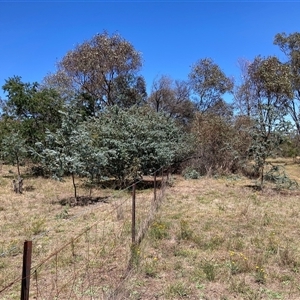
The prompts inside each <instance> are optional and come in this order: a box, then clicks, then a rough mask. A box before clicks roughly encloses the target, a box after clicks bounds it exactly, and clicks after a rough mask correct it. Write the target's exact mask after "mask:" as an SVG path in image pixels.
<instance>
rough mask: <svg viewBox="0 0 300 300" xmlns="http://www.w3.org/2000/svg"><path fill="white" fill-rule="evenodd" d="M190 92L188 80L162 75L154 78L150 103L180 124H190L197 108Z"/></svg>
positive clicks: (156, 109)
mask: <svg viewBox="0 0 300 300" xmlns="http://www.w3.org/2000/svg"><path fill="white" fill-rule="evenodd" d="M190 94H191V91H190V87H189V84H188V83H187V82H185V81H180V80H173V79H172V78H171V77H169V76H166V75H162V76H161V77H160V78H158V79H156V80H154V82H153V84H152V90H151V94H150V96H149V98H148V103H149V105H150V107H152V108H153V109H154V110H155V111H156V112H160V113H163V114H164V115H165V116H166V117H168V118H172V119H175V120H176V121H177V123H179V124H180V125H188V124H189V123H190V122H191V121H192V119H193V116H194V113H195V110H196V109H195V105H194V103H193V102H192V101H191V99H190Z"/></svg>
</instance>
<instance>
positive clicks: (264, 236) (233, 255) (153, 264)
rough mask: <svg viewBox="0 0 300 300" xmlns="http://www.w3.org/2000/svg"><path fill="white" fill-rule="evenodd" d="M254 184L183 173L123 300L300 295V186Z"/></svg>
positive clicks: (145, 245) (295, 175) (293, 168)
mask: <svg viewBox="0 0 300 300" xmlns="http://www.w3.org/2000/svg"><path fill="white" fill-rule="evenodd" d="M299 168H300V166H299V165H295V164H294V165H292V164H289V165H288V172H292V174H293V178H294V179H298V180H299V179H300V178H299V177H300V169H299ZM252 184H253V182H249V181H248V180H246V179H244V178H239V177H237V176H236V177H235V176H229V177H223V178H218V179H209V178H202V179H200V180H183V179H182V178H181V177H179V176H178V177H177V178H176V185H175V186H174V187H172V188H171V189H169V191H168V196H167V197H166V199H165V201H164V205H163V206H162V207H161V209H160V211H159V215H158V216H157V220H156V222H155V223H154V224H153V226H152V228H151V229H150V231H149V233H148V236H147V238H146V239H145V240H144V242H143V244H142V246H141V258H142V259H141V262H140V266H139V269H138V270H137V272H136V274H135V275H134V276H132V277H131V278H130V280H128V281H127V283H126V284H125V285H124V289H123V298H122V297H121V296H120V298H118V299H185V298H186V299H207V300H208V299H211V300H215V299H223V300H225V299H249V300H250V299H251V300H252V299H287V300H290V299H300V239H299V228H300V219H299V211H300V201H299V200H300V199H299V196H300V193H299V190H294V191H288V190H282V191H278V190H277V189H276V188H274V186H273V185H271V184H269V183H267V186H266V188H265V189H264V190H263V191H255V190H254V189H253V188H251V185H252Z"/></svg>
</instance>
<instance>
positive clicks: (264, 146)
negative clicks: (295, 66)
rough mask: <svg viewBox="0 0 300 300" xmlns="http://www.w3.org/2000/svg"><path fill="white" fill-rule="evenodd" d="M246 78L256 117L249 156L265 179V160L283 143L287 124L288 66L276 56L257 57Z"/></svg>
mask: <svg viewBox="0 0 300 300" xmlns="http://www.w3.org/2000/svg"><path fill="white" fill-rule="evenodd" d="M248 72H249V80H250V81H251V85H252V86H253V87H254V94H255V117H254V125H253V128H252V130H251V132H250V134H251V137H252V143H251V146H250V148H249V155H250V157H252V158H253V159H254V161H255V167H256V168H257V170H258V172H259V174H260V186H261V187H262V186H263V182H264V168H265V165H266V159H267V158H268V157H269V156H271V155H272V154H273V153H274V151H276V150H277V149H278V147H279V146H280V145H281V144H282V142H283V140H284V139H283V138H284V134H285V133H287V132H288V129H289V126H288V125H289V124H288V122H287V121H286V120H285V116H286V114H287V110H286V109H285V106H284V105H283V103H286V101H288V99H290V98H291V96H292V88H291V80H290V79H291V78H290V71H289V67H288V66H287V65H285V64H282V63H281V62H280V61H279V60H278V58H276V57H274V56H273V57H272V56H271V57H267V58H262V57H260V56H258V57H256V58H255V60H254V61H253V63H251V65H250V66H249V68H248Z"/></svg>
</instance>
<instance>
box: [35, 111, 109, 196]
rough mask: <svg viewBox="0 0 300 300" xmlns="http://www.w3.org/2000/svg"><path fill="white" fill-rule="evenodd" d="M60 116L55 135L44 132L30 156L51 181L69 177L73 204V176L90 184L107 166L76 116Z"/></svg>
mask: <svg viewBox="0 0 300 300" xmlns="http://www.w3.org/2000/svg"><path fill="white" fill-rule="evenodd" d="M62 114H63V121H62V126H61V128H59V129H57V130H56V132H51V131H49V130H47V132H46V142H45V144H43V143H40V142H39V143H37V148H38V151H34V154H35V155H36V156H37V157H38V158H39V160H40V162H41V163H42V166H43V167H44V168H46V169H47V170H49V171H50V172H51V174H52V175H53V177H54V178H57V179H62V178H63V176H65V175H69V174H71V176H72V183H73V188H74V197H75V199H76V200H77V189H76V183H75V176H79V175H80V176H87V177H89V178H90V179H91V180H93V179H94V177H95V176H101V168H103V166H105V165H106V163H107V158H106V152H105V151H104V150H103V149H99V148H97V147H96V146H95V143H94V139H93V137H92V136H91V135H90V133H89V132H88V131H87V129H86V127H85V126H84V123H82V122H81V116H80V115H79V114H78V113H76V112H75V111H73V110H72V109H71V108H69V109H68V112H66V113H63V112H62Z"/></svg>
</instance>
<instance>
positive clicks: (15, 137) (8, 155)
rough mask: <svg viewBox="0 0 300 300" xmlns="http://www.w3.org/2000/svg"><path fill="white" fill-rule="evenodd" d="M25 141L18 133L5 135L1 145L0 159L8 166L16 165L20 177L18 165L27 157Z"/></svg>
mask: <svg viewBox="0 0 300 300" xmlns="http://www.w3.org/2000/svg"><path fill="white" fill-rule="evenodd" d="M25 144H26V143H25V140H24V139H23V138H22V137H21V135H20V133H19V132H15V133H11V134H9V135H6V136H5V137H4V138H3V140H2V143H1V157H2V159H3V160H4V161H6V162H7V163H9V164H13V165H15V164H16V165H17V171H18V176H19V177H20V175H21V173H20V165H21V163H22V162H23V159H24V158H25V157H26V155H27V147H26V145H25Z"/></svg>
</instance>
